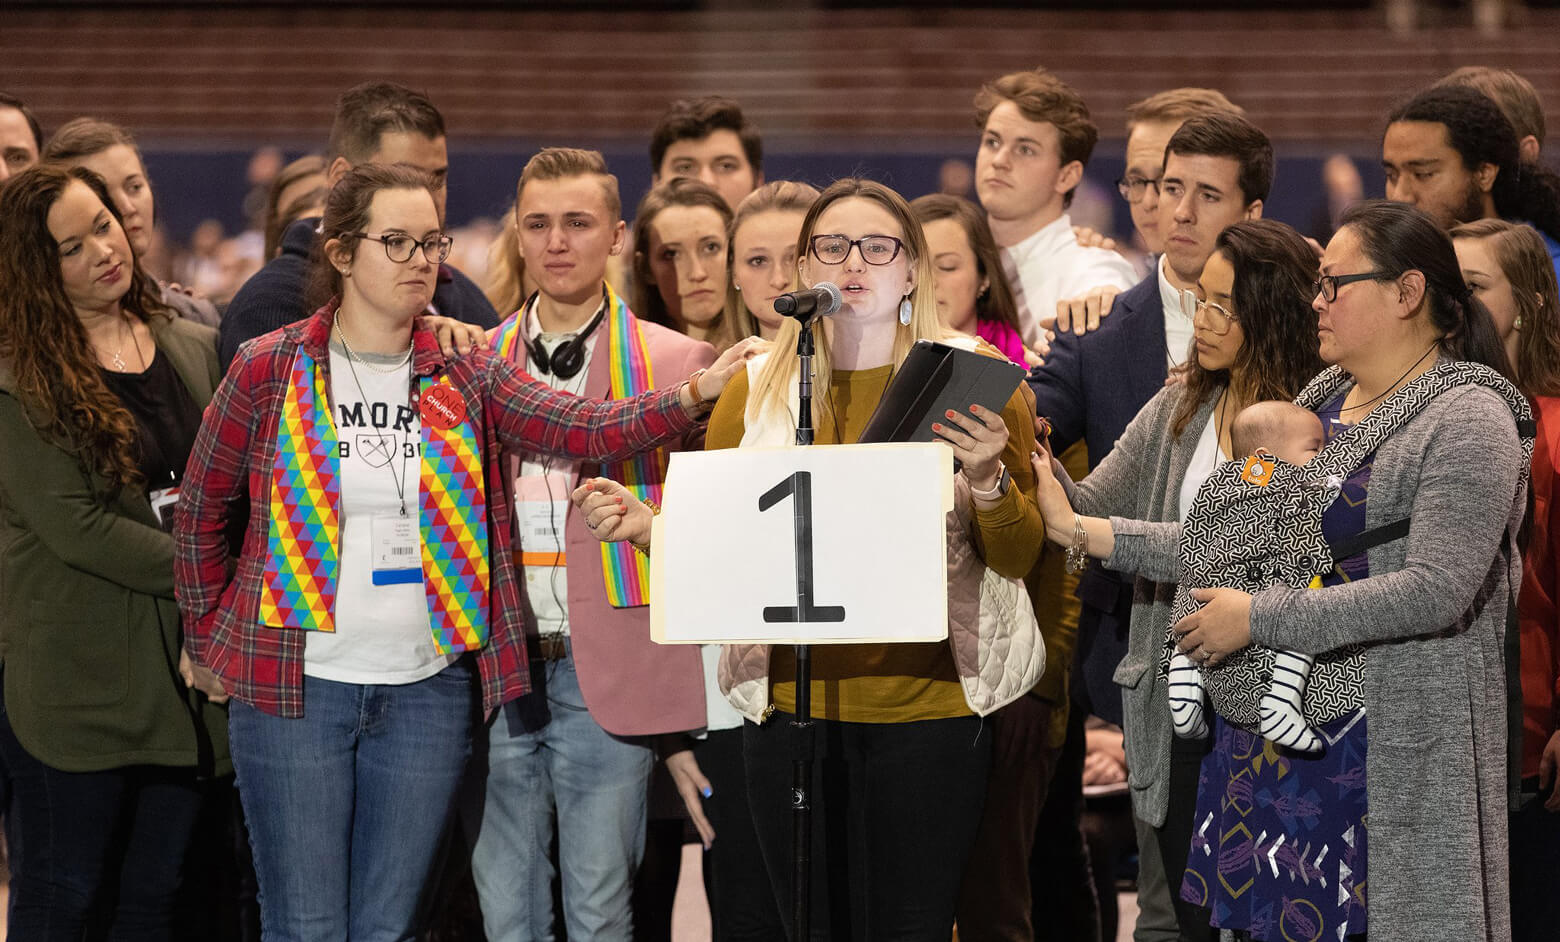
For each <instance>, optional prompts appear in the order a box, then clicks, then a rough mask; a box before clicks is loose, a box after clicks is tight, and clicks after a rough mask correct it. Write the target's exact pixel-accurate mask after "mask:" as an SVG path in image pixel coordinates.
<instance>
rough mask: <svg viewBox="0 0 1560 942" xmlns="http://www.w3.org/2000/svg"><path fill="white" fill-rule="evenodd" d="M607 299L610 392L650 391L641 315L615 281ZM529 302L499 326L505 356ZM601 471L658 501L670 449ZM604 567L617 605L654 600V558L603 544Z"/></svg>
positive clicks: (516, 338)
mask: <svg viewBox="0 0 1560 942" xmlns="http://www.w3.org/2000/svg"><path fill="white" fill-rule="evenodd" d="M606 303H607V322H606V331H607V355H608V358H609V359H608V366H609V368H610V373H611V377H612V386H611V392H610V393H609V397H610V398H612V399H627V398H630V397H632V396H638V395H640V394H642V393H647V392H649V391H650V390H651V389H652V388H653V387H654V385H655V384H654V382H653V380H652V378H651V375H650V350H649V348H648V347H647V346H646V345H645V334H644V330H643V329H641V328H640V326H639V318H637V317H635V316H634V314H633V312H632V311H630V310H629V309H628V305H626V304H624V303H623V299H622V298H620V297H618V294H617V292H616V291H613V290H612V288H611V286H610V285H609V286H607V289H606ZM527 307H529V305H525V306H522V307H521V308H520V310H518V311H516V312H515V313H514V314H512V315H510V317H509V319H508V320H506V321H505V322H504V323H503V324H501V325H499V328H498V336H497V338H496V343H495V346H496V348H497V350H498V352H499V355H501V356H503V357H504V358H505V359H508V360H513V359H514V353H515V348H516V347H518V346H519V344H520V336H521V334H522V333H524V322H525V312H526V309H527ZM601 474H602V477H606V478H611V479H612V480H614V481H617V482H618V483H620V484H622V485H623V486H625V487H627V488H628V489H629V490H631V491H633V492H634V494H635V495H636V496H637V497H638V498H639V499H640V500H653V501H655V502H656V503H657V504H659V503H660V502H661V481H662V480H663V479H665V477H666V451H665V450H664V449H659V448H658V449H655V450H653V451H648V452H643V453H641V454H638V455H635V456H634V457H632V458H629V459H628V460H626V461H619V462H615V463H611V464H605V465H603V466H602V469H601ZM601 571H602V575H603V577H604V578H605V581H606V584H607V602H608V604H610V605H611V606H612V607H613V608H635V607H638V606H640V605H649V604H650V565H649V562H648V561H647V560H646V559H645V557H644V556H643V555H642V554H640V553H636V552H635V551H634V549H633V547H631V546H630V545H629V544H627V543H603V544H601Z"/></svg>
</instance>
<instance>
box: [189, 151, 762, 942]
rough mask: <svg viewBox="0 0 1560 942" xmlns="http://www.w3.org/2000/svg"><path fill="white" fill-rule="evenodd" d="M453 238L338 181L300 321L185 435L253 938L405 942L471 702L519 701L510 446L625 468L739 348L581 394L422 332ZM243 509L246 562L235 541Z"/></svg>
mask: <svg viewBox="0 0 1560 942" xmlns="http://www.w3.org/2000/svg"><path fill="white" fill-rule="evenodd" d="M450 243H451V240H450V238H449V236H447V235H445V234H444V232H443V231H442V230H441V229H440V227H439V216H438V213H437V211H436V209H435V204H434V197H433V192H432V190H431V189H430V184H429V179H428V177H427V176H426V175H425V174H423V173H422V172H421V171H418V170H415V169H413V168H410V167H405V166H401V165H396V166H376V165H372V164H369V165H364V166H360V167H358V168H355V169H354V170H352V171H350V172H349V173H348V174H347V175H346V176H345V177H344V178H343V179H342V180H341V181H340V182H339V183H337V184H336V186H335V187H334V188H333V189H332V191H331V193H330V196H329V198H328V200H327V202H326V206H325V214H324V219H323V222H322V228H321V234H320V238H319V242H318V244H317V246H316V249H315V280H316V285H317V289H318V293H319V294H320V295H322V296H325V297H329V298H330V300H329V301H328V302H327V303H326V304H325V305H324V306H323V307H321V308H320V309H319V310H318V311H317V312H316V313H315V314H314V316H313V317H312V318H310V319H308V320H307V321H303V322H300V323H298V324H293V325H290V326H288V327H285V328H283V329H281V330H279V331H276V332H273V333H271V334H268V335H266V336H265V337H262V338H259V339H257V340H256V341H254V342H252V343H250V344H247V345H245V347H244V348H243V350H242V351H241V352H240V354H239V357H238V359H237V360H236V361H235V362H234V364H233V366H232V368H231V369H230V370H229V372H228V376H227V378H226V379H225V380H224V381H223V383H222V385H221V387H220V388H219V389H218V390H217V394H216V397H215V399H214V400H213V402H212V404H211V406H210V408H209V409H208V410H207V412H206V417H205V421H204V424H203V425H202V427H201V430H200V434H199V436H198V437H197V439H196V441H195V445H194V450H193V453H192V458H191V461H190V469H191V471H190V474H189V476H188V477H187V479H186V486H185V494H186V495H187V496H186V502H185V504H184V505H183V506H182V507H181V509H180V513H179V525H178V527H177V530H176V533H175V540H176V545H177V586H178V596H179V604H180V607H181V608H182V610H183V614H184V623H185V625H186V628H187V630H188V635H187V637H186V642H185V643H186V647H187V649H188V652H189V655H190V657H191V659H192V660H193V661H195V662H196V663H197V664H199V665H203V666H205V667H208V668H210V670H211V671H213V672H215V675H216V678H217V681H218V682H219V685H215V682H214V686H213V690H212V691H211V692H213V693H220V692H223V691H225V692H227V693H230V694H231V695H232V711H233V712H232V714H231V719H230V723H229V733H230V736H231V738H232V740H233V741H234V743H235V744H234V746H233V754H234V766H235V768H236V771H237V774H238V785H239V789H240V794H241V795H242V798H243V802H244V812H245V816H246V818H247V820H248V823H249V831H250V843H251V845H252V847H253V850H254V856H255V869H256V872H257V875H258V877H259V888H260V901H261V922H262V926H263V929H264V934H265V936H266V938H278V939H307V940H315V939H319V940H336V939H348V938H351V939H367V938H397V939H399V938H410V937H411V935H412V934H413V932H414V929H415V925H414V922H415V916H416V912H417V910H418V904H419V898H420V897H421V895H422V891H423V884H424V882H425V881H426V878H427V875H428V872H429V869H430V865H431V862H432V860H433V857H434V851H435V848H436V846H437V844H438V841H439V838H440V836H441V834H442V833H443V830H444V827H445V825H446V823H447V820H448V818H449V812H450V808H451V804H452V799H453V796H454V793H455V788H456V784H457V782H458V781H459V779H460V777H461V774H462V771H463V770H464V768H465V764H466V758H467V754H468V752H469V750H470V742H471V734H472V728H473V723H474V722H475V721H476V717H477V715H478V714H477V712H476V708H477V704H478V703H479V702H480V704H481V709H482V710H483V711H486V712H491V711H493V710H494V709H496V708H497V707H498V706H499V705H500V704H502V703H504V702H506V701H509V700H512V699H514V698H515V697H518V696H520V695H521V694H523V693H524V692H525V691H526V688H527V686H528V676H529V675H528V671H527V667H526V654H525V647H524V643H523V640H522V630H523V626H522V620H523V618H524V617H525V615H524V614H523V613H524V612H526V611H528V608H527V607H526V606H525V605H524V604H523V602H522V600H521V597H520V593H521V591H522V590H521V586H522V585H523V584H524V583H523V581H522V579H521V578H520V576H519V574H517V572H516V571H515V567H514V564H513V562H512V559H511V554H510V546H509V542H510V537H511V532H512V531H511V528H510V523H509V507H508V504H507V502H506V501H504V500H503V499H501V498H500V499H496V500H495V499H493V495H492V494H491V491H492V489H493V488H495V487H496V486H497V484H498V482H500V481H502V476H501V475H502V470H501V467H500V465H499V456H500V451H501V449H505V450H509V451H511V452H516V453H545V454H555V455H560V456H566V457H572V458H589V459H594V460H612V459H620V458H624V457H627V456H629V455H632V454H634V453H636V452H639V451H643V450H646V449H649V448H652V447H654V446H655V445H657V444H660V443H661V442H663V441H667V440H669V439H672V438H675V437H677V436H679V435H681V434H683V433H684V432H686V431H687V430H688V429H689V428H690V427H691V426H692V425H693V424H694V422H695V419H696V417H697V416H698V415H700V414H702V413H703V412H704V411H705V410H706V409H707V408H708V402H709V400H710V399H711V398H712V397H714V396H716V395H718V394H719V392H720V390H721V388H722V387H723V386H724V385H725V383H726V380H727V378H728V377H729V376H731V375H732V374H733V373H735V372H736V371H737V369H738V368H739V367H740V366H741V362H742V358H743V355H744V352H745V350H746V348H747V346H749V345H739V347H737V348H733V349H732V350H731V351H728V353H727V355H726V356H725V357H723V358H722V359H721V360H719V361H717V362H716V364H715V365H714V366H713V367H711V368H710V369H708V370H703V371H700V372H698V373H695V374H694V375H693V376H692V377H690V378H689V380H688V382H686V383H683V384H681V385H679V386H676V387H673V388H670V389H667V390H663V391H659V392H654V393H649V394H646V395H644V396H641V397H638V398H634V399H621V400H616V401H613V402H611V403H607V402H597V401H593V400H587V399H581V398H577V397H573V396H565V395H559V394H557V393H554V392H553V391H552V390H550V389H548V388H547V387H546V386H544V385H542V384H539V383H537V382H536V381H534V380H532V379H531V378H530V377H529V376H527V375H525V374H524V373H522V372H519V371H518V370H516V369H515V368H514V367H513V366H511V365H510V364H509V363H508V362H507V361H505V360H503V359H500V358H498V357H496V356H493V355H492V354H490V353H488V352H487V351H486V350H479V351H477V352H475V353H473V354H471V355H469V356H466V357H463V358H460V359H446V358H445V357H444V356H442V355H441V353H440V351H439V348H438V344H437V342H436V340H435V338H434V336H433V333H432V332H431V330H429V329H428V327H427V326H426V325H425V324H423V323H422V322H419V321H415V320H414V318H415V317H416V315H417V314H418V313H420V312H421V311H422V310H423V309H424V307H425V306H426V305H427V303H428V300H429V298H430V297H431V296H432V293H433V288H434V281H435V277H436V275H437V272H438V264H439V262H441V261H442V260H443V259H444V258H445V257H446V256H447V255H448V253H449V249H450ZM246 511H247V515H248V521H249V523H248V528H247V532H246V533H245V535H244V540H243V550H242V553H241V555H240V558H239V559H238V561H237V571H236V573H233V572H232V571H231V570H230V569H229V560H228V545H227V540H226V536H225V531H226V529H227V525H228V523H229V521H230V520H231V519H233V518H234V517H235V516H242V515H244V513H245V512H246Z"/></svg>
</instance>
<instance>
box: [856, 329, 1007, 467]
mask: <svg viewBox="0 0 1560 942" xmlns="http://www.w3.org/2000/svg"><path fill="white" fill-rule="evenodd" d="M1024 372H1025V371H1024V368H1023V367H1022V366H1019V365H1018V364H1017V363H1014V362H1012V361H1011V360H1006V359H1002V360H999V359H997V358H996V357H989V356H986V355H984V354H980V353H975V352H974V351H972V350H961V349H959V348H958V347H950V346H948V345H947V344H941V343H933V342H932V341H930V340H918V341H916V344H915V346H914V347H912V348H910V355H909V356H907V357H905V362H904V363H902V364H900V367H899V369H898V371H897V372H895V374H894V381H893V382H892V383H890V384H889V387H888V389H887V390H885V391H884V393H883V400H882V401H881V402H879V403H878V407H877V410H876V411H875V412H873V413H872V418H870V419H868V420H867V427H866V429H865V431H863V432H862V434H861V438H860V439H858V441H861V442H863V443H866V442H930V441H936V440H937V436H936V435H934V434H933V433H932V423H934V422H942V421H943V420H944V418H945V414H946V413H947V411H948V410H949V409H957V410H958V411H959V412H961V413H963V414H965V415H969V409H970V405H971V404H975V405H979V406H980V407H981V408H983V409H990V410H991V411H992V412H995V413H998V414H1001V412H1002V410H1003V409H1004V408H1006V407H1007V403H1008V400H1009V399H1011V398H1013V391H1014V390H1016V389H1017V388H1018V384H1019V383H1021V382H1023V381H1024Z"/></svg>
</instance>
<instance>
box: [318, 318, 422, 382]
mask: <svg viewBox="0 0 1560 942" xmlns="http://www.w3.org/2000/svg"><path fill="white" fill-rule="evenodd" d="M336 336H337V337H340V338H341V346H342V348H343V349H345V350H346V351H347V359H349V360H355V361H356V362H358V363H361V364H363V367H364V368H365V369H367V370H369V371H371V372H374V373H385V374H389V373H398V372H400V371H401V367H403V366H405V365H406V364H407V363H408V362H409V361H410V360H411V359H412V346H413V345H412V344H407V345H406V352H405V353H403V354H401V356H400V358H399V359H398V360H396V362H394V363H392V364H391V365H389V366H375V365H374V364H372V363H370V362H369V361H367V360H365V359H363V358H362V357H360V356H358V355H357V351H355V350H353V349H352V344H350V343H348V342H347V332H346V331H344V330H342V329H341V320H340V317H339V316H338V318H337V320H336Z"/></svg>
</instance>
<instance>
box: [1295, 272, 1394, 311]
mask: <svg viewBox="0 0 1560 942" xmlns="http://www.w3.org/2000/svg"><path fill="white" fill-rule="evenodd" d="M1396 277H1397V275H1396V274H1395V273H1394V272H1390V271H1381V270H1379V269H1378V270H1376V271H1367V272H1360V273H1359V274H1358V275H1323V276H1322V277H1320V278H1318V279H1316V284H1315V285H1313V287H1314V288H1315V289H1316V293H1317V294H1319V295H1321V296H1322V300H1323V301H1326V302H1327V303H1328V304H1331V303H1333V302H1334V301H1336V300H1338V289H1339V288H1342V287H1343V286H1344V285H1352V284H1354V283H1355V282H1356V281H1380V280H1382V279H1383V278H1396Z"/></svg>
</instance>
